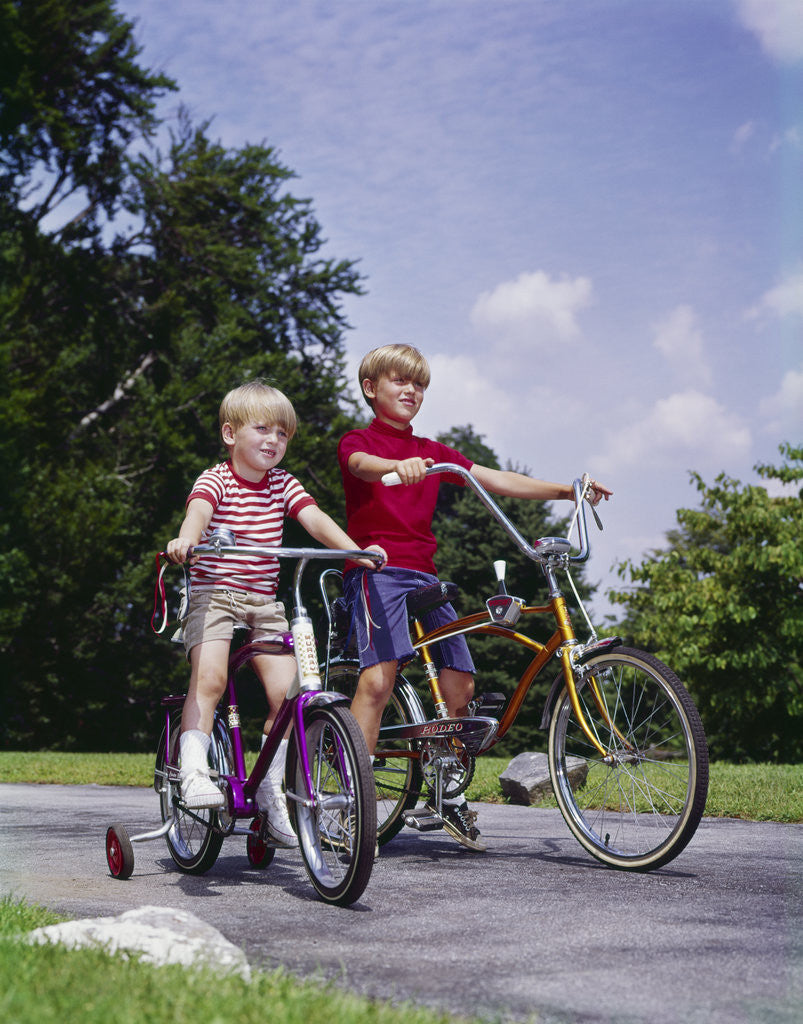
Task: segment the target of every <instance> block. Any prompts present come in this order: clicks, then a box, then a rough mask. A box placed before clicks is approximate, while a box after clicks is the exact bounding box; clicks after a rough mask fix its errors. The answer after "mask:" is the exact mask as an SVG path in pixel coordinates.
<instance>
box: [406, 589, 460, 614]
mask: <svg viewBox="0 0 803 1024" xmlns="http://www.w3.org/2000/svg"><path fill="white" fill-rule="evenodd" d="M459 593H460V589H459V587H458V586H457V584H456V583H433V584H432V586H431V587H424V588H423V589H422V590H414V591H412V593H410V594H408V595H407V611H408V612H409V613H410V615H411V616H412V617H413V618H414V619H417V618H419V617H420V616H421V615H424V614H425V613H426V612H430V611H432V609H433V608H440V607H441V605H444V604H447V603H448V602H449V601H454V599H455V598H456V597H457V595H458V594H459Z"/></svg>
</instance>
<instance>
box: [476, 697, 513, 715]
mask: <svg viewBox="0 0 803 1024" xmlns="http://www.w3.org/2000/svg"><path fill="white" fill-rule="evenodd" d="M506 701H507V697H506V696H505V695H504V693H481V694H480V695H479V697H477V699H476V700H475V701H474V714H475V715H484V714H485V713H486V712H487V711H498V710H499V708H501V707H503V706H504V704H505V702H506Z"/></svg>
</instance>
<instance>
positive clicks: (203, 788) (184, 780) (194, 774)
mask: <svg viewBox="0 0 803 1024" xmlns="http://www.w3.org/2000/svg"><path fill="white" fill-rule="evenodd" d="M181 799H182V800H183V802H184V805H185V806H186V807H188V808H189V809H190V810H195V811H197V810H200V809H201V808H206V807H209V808H212V807H223V805H224V804H225V803H226V798H225V797H224V796H223V794H222V793H221V791H220V790H219V789H218V787H217V786H216V785H215V784H214V782H213V781H212V779H211V778H210V777H209V772H208V771H207V772H205V771H203V770H202V769H201V768H190V769H189V770H188V771H187V772H186V774H185V772H184V771H183V770H182V772H181Z"/></svg>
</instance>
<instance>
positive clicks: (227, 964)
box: [26, 907, 251, 980]
mask: <svg viewBox="0 0 803 1024" xmlns="http://www.w3.org/2000/svg"><path fill="white" fill-rule="evenodd" d="M26 938H27V940H28V941H29V942H31V943H39V944H42V943H48V942H59V943H61V944H62V945H64V946H66V947H67V948H68V949H78V948H81V947H86V946H98V947H101V948H103V949H105V950H106V951H107V952H109V953H119V954H122V955H123V956H126V955H130V954H135V955H138V956H139V957H140V958H141V959H142V960H144V961H147V962H148V963H154V964H181V965H182V966H184V967H195V968H201V967H204V968H212V969H213V970H218V971H222V972H224V973H237V974H240V975H241V976H242V977H243V978H245V979H246V980H247V979H248V978H250V976H251V975H250V969H249V967H248V961H247V960H246V958H245V954H244V953H243V951H242V950H241V949H238V948H237V946H235V945H234V944H233V943H231V942H229V940H228V939H226V938H225V937H224V936H223V935H221V934H220V932H219V931H218V930H217V929H216V928H213V927H212V925H210V924H206V922H205V921H201V920H200V919H199V918H197V917H195V915H194V914H189V913H187V912H186V911H184V910H175V909H173V908H172V907H138V908H137V909H136V910H127V911H126V912H125V913H124V914H120V915H119V917H93V918H84V919H82V920H80V921H65V922H63V923H62V924H53V925H48V926H47V927H46V928H37V929H36V930H35V931H32V932H29V933H28V935H27V936H26Z"/></svg>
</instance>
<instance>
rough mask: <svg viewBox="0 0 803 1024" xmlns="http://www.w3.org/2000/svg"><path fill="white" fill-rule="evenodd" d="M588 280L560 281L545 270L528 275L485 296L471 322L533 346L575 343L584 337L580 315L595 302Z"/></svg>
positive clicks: (477, 305) (519, 277)
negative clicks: (553, 342) (551, 343)
mask: <svg viewBox="0 0 803 1024" xmlns="http://www.w3.org/2000/svg"><path fill="white" fill-rule="evenodd" d="M592 291H593V289H592V286H591V281H590V280H589V279H588V278H587V277H576V278H574V279H569V278H567V277H562V278H560V279H559V280H555V279H553V278H550V277H549V275H548V274H546V273H545V272H544V271H543V270H536V271H532V272H529V273H528V272H524V273H521V274H519V276H518V277H517V278H516V279H515V280H514V281H504V282H502V284H500V285H497V287H496V288H494V289H493V291H489V292H483V293H482V294H481V295H480V297H479V298H478V299H477V301H476V302H475V303H474V307H473V309H472V310H471V322H472V323H473V324H474V326H475V327H477V328H479V329H480V330H482V331H483V332H484V333H495V332H499V333H501V334H502V335H504V336H506V337H508V338H516V339H519V340H527V341H529V342H530V343H531V344H538V343H539V341H540V342H546V341H554V340H556V339H557V340H560V341H573V340H574V339H576V338H577V337H578V336H579V334H580V328H579V326H578V323H577V314H578V313H579V311H580V310H581V309H583V308H585V307H586V306H588V305H589V303H590V302H591V298H592Z"/></svg>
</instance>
